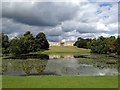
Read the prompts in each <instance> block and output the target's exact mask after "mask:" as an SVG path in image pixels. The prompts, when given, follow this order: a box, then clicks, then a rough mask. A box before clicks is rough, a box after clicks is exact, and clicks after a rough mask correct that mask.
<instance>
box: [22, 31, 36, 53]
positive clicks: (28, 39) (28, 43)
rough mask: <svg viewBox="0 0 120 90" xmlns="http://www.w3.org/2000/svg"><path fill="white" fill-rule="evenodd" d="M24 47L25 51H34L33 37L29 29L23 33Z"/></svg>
mask: <svg viewBox="0 0 120 90" xmlns="http://www.w3.org/2000/svg"><path fill="white" fill-rule="evenodd" d="M24 48H26V53H28V52H34V51H36V42H35V38H34V37H33V35H32V34H31V32H30V31H27V32H26V33H25V34H24Z"/></svg>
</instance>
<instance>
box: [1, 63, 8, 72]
mask: <svg viewBox="0 0 120 90" xmlns="http://www.w3.org/2000/svg"><path fill="white" fill-rule="evenodd" d="M7 70H8V66H7V63H4V62H2V74H4V73H5V72H7Z"/></svg>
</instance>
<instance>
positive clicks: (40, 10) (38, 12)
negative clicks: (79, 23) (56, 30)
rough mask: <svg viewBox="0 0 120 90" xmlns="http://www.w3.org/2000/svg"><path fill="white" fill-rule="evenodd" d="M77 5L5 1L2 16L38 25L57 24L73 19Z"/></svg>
mask: <svg viewBox="0 0 120 90" xmlns="http://www.w3.org/2000/svg"><path fill="white" fill-rule="evenodd" d="M77 10H78V7H77V6H74V5H72V4H71V5H68V4H65V3H57V2H56V3H52V2H39V3H34V4H31V3H25V2H24V3H15V2H14V3H7V2H6V3H5V2H4V3H3V5H2V16H3V17H6V18H12V19H13V20H15V21H18V22H21V23H24V24H28V25H36V26H55V25H57V24H60V23H61V22H62V21H65V20H69V19H72V18H73V17H74V15H75V14H76V12H77Z"/></svg>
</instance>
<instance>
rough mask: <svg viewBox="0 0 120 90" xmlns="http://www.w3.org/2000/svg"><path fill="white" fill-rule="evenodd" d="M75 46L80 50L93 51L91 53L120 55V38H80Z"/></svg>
mask: <svg viewBox="0 0 120 90" xmlns="http://www.w3.org/2000/svg"><path fill="white" fill-rule="evenodd" d="M74 46H77V47H78V48H86V49H91V53H98V54H108V53H115V54H118V55H120V37H117V38H115V36H110V37H106V38H105V37H103V36H100V37H99V38H97V39H96V38H94V39H83V38H78V40H77V41H76V42H75V43H74Z"/></svg>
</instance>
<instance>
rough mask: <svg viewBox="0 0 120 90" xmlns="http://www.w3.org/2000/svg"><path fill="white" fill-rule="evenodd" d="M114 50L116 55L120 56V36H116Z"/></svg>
mask: <svg viewBox="0 0 120 90" xmlns="http://www.w3.org/2000/svg"><path fill="white" fill-rule="evenodd" d="M116 50H117V54H118V55H120V36H118V37H117V40H116Z"/></svg>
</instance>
